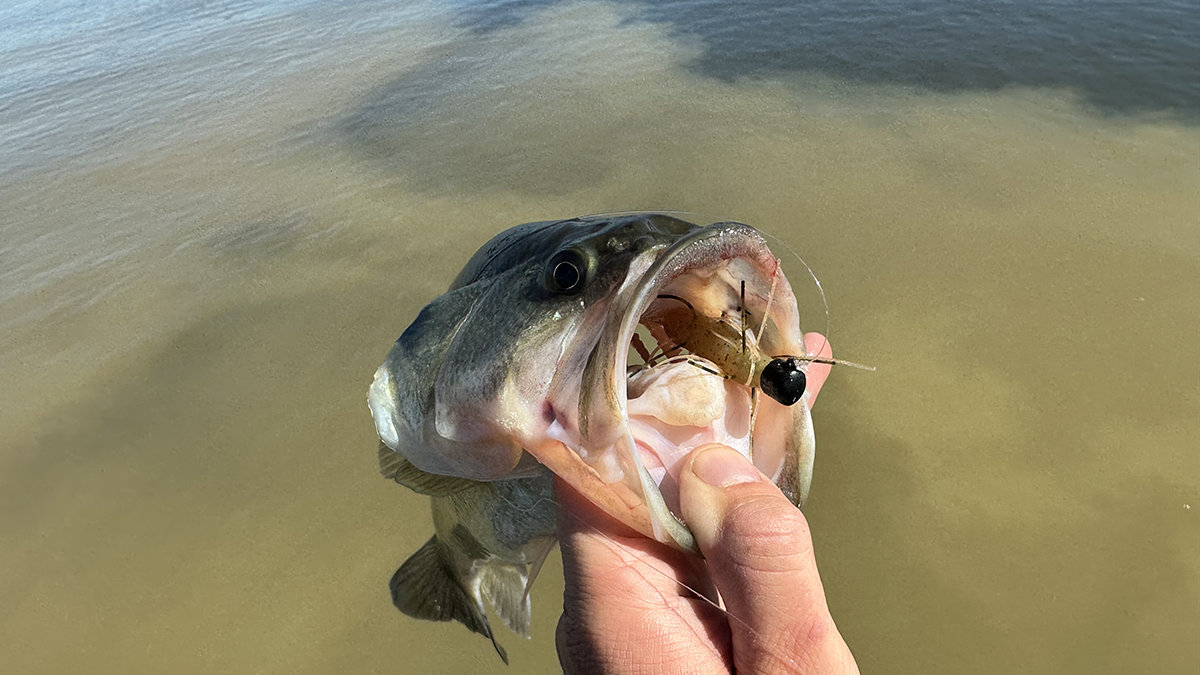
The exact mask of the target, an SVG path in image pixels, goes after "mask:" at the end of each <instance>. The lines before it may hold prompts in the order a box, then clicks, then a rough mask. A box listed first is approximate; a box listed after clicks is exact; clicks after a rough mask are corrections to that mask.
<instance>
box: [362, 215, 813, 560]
mask: <svg viewBox="0 0 1200 675" xmlns="http://www.w3.org/2000/svg"><path fill="white" fill-rule="evenodd" d="M664 298H671V299H673V301H677V302H678V303H682V305H680V306H686V308H687V309H686V311H687V312H688V313H689V314H688V315H685V316H684V317H683V318H684V319H687V318H689V317H695V318H697V319H698V321H699V325H717V322H722V321H724V322H726V324H728V323H729V322H730V321H731V320H732V319H731V317H733V318H736V321H737V322H738V323H739V324H742V325H745V326H747V327H748V328H747V329H746V331H745V332H746V333H748V340H749V344H748V346H747V347H744V348H745V349H751V350H753V351H755V353H762V354H768V355H803V354H805V353H806V352H805V347H804V342H803V337H802V333H801V331H800V326H799V312H798V309H797V306H796V299H795V296H794V294H793V292H792V289H791V286H790V285H789V283H788V280H787V278H786V276H785V275H784V274H783V271H782V269H781V268H780V263H779V260H778V259H777V258H776V257H775V256H774V255H773V254H772V253H771V251H770V249H769V248H768V246H767V243H766V241H765V239H764V238H763V236H762V235H761V234H760V233H759V232H758V231H757V230H755V229H754V228H752V227H750V226H748V225H744V224H741V223H734V222H721V223H714V224H711V225H707V226H699V225H695V224H692V223H688V222H686V221H683V220H680V219H677V218H673V217H671V216H666V215H661V214H633V215H620V216H592V217H586V218H577V219H572V220H565V221H547V222H541V223H529V224H526V225H521V226H518V227H515V228H512V229H510V230H507V231H505V232H503V233H501V234H499V235H497V236H496V237H495V238H494V239H492V241H490V242H488V243H487V244H486V245H485V246H484V247H483V248H481V249H480V250H479V251H478V252H477V253H476V254H475V255H474V256H473V257H472V258H471V260H470V261H469V262H468V263H467V265H466V266H465V267H464V269H463V271H462V272H461V273H460V274H459V276H458V277H457V278H456V279H455V281H454V283H453V284H452V285H451V287H450V290H449V291H448V292H447V293H445V294H443V295H442V296H440V297H438V298H437V299H435V300H434V301H433V302H431V303H430V304H429V305H427V306H426V307H425V308H424V309H423V310H422V311H421V312H420V314H419V315H418V317H417V319H416V320H415V321H414V322H413V323H412V325H410V326H409V327H408V329H407V330H405V331H404V333H403V334H402V335H401V336H400V338H399V339H398V340H397V341H396V343H395V345H394V346H393V347H392V350H391V351H390V352H389V354H388V356H387V358H386V360H385V361H384V363H383V365H382V366H380V368H379V369H378V370H377V372H376V374H375V380H374V382H373V383H372V385H371V388H370V392H369V395H368V401H369V406H370V409H371V413H372V416H373V417H374V420H375V425H376V430H377V431H378V433H379V437H380V439H381V440H382V441H383V443H384V444H385V445H386V446H387V447H388V448H390V449H391V450H393V451H395V452H397V453H400V454H401V455H403V457H404V458H405V459H406V460H407V461H408V462H410V463H411V464H413V465H414V466H415V467H416V468H418V469H419V470H421V471H425V472H428V473H433V474H440V475H444V476H454V477H460V478H466V479H470V480H477V481H491V480H501V479H505V478H512V477H517V476H521V475H529V474H530V473H532V472H535V471H537V470H539V469H540V467H541V466H542V465H544V466H546V467H549V468H550V469H551V470H552V471H554V473H556V474H558V475H559V476H560V477H561V478H562V479H564V480H565V481H567V482H568V483H569V484H571V485H572V486H573V487H574V488H575V489H577V490H578V491H580V492H581V493H582V494H583V495H584V496H586V497H588V498H589V499H590V500H591V501H593V502H594V503H596V504H597V506H599V507H601V508H602V509H603V510H605V511H606V512H608V513H609V514H610V515H612V516H613V517H615V518H617V519H618V520H620V521H622V522H624V523H626V524H627V525H629V526H631V527H633V528H634V529H636V530H638V531H640V532H642V533H643V534H645V535H647V536H649V537H652V538H655V539H658V540H659V541H663V542H664V543H667V544H671V545H674V546H677V547H679V548H682V549H686V550H694V543H693V542H692V539H691V533H690V531H688V529H687V526H686V525H685V524H684V523H683V522H682V521H680V520H679V519H678V517H676V515H675V512H676V511H677V510H678V509H677V508H676V505H677V480H676V479H677V477H678V470H679V467H680V466H681V464H682V461H681V460H682V459H683V458H684V457H685V456H686V455H687V454H688V453H689V452H691V451H692V450H693V449H695V448H697V447H699V446H701V445H705V444H708V443H723V444H726V445H729V446H731V447H734V448H735V449H737V450H739V451H741V452H743V453H744V454H746V455H747V456H750V457H751V459H752V460H753V461H754V463H755V465H756V466H757V467H758V468H759V469H760V470H761V471H762V472H763V473H764V474H765V475H767V476H769V477H771V478H773V479H774V480H776V482H777V483H779V484H780V485H781V487H783V488H784V489H785V492H788V493H789V494H790V495H792V496H793V500H794V501H795V502H796V503H797V504H799V502H800V501H802V499H803V496H804V494H805V493H806V492H807V489H808V484H809V480H810V478H811V464H812V455H813V446H814V443H813V439H812V430H811V420H810V418H809V413H808V407H807V400H806V399H804V398H803V397H802V398H801V400H800V401H798V402H797V403H796V404H795V405H791V406H787V405H783V404H782V403H779V402H777V401H775V400H772V399H771V398H769V397H766V396H757V397H755V398H756V403H755V413H754V415H753V419H752V415H751V408H752V403H751V401H752V387H753V386H756V384H757V383H756V382H752V381H749V379H748V378H747V381H741V380H740V379H733V378H731V377H730V374H729V372H727V370H728V369H726V370H722V368H721V366H720V365H719V364H714V363H711V362H708V361H706V360H705V359H703V358H674V359H662V358H657V359H654V360H653V361H654V362H653V364H652V365H653V367H649V366H647V365H646V364H641V365H633V366H631V361H636V359H631V345H632V344H634V343H636V342H637V341H638V338H636V337H635V336H637V335H638V334H639V331H640V333H641V334H646V333H647V331H648V326H649V327H650V328H652V329H653V330H652V331H650V332H651V333H652V334H653V335H654V336H655V338H656V339H657V341H658V343H659V344H658V351H662V350H667V351H669V350H670V349H671V348H673V347H676V346H678V345H674V344H670V343H672V342H673V341H674V340H676V339H679V338H681V337H683V336H681V335H679V334H672V330H671V329H670V328H664V325H668V326H669V325H670V324H669V322H664V321H661V320H658V321H654V322H652V321H650V320H649V319H648V317H654V316H658V315H660V314H662V313H663V312H664V311H670V310H667V309H664ZM675 311H678V307H676V310H675ZM704 322H708V323H704Z"/></svg>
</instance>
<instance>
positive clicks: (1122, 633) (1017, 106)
mask: <svg viewBox="0 0 1200 675" xmlns="http://www.w3.org/2000/svg"><path fill="white" fill-rule="evenodd" d="M1126 4H1127V3H1115V2H1099V1H1097V2H1066V3H1050V4H1046V3H1037V4H1033V3H1028V4H1023V3H1006V4H999V3H966V2H962V3H930V2H923V3H920V2H907V3H828V4H822V3H816V4H811V5H804V6H803V8H802V9H803V11H802V9H797V8H796V7H793V6H792V5H790V4H785V3H777V4H772V3H767V2H763V3H755V4H754V5H752V6H745V8H744V9H742V10H739V11H736V12H735V11H734V10H732V9H731V7H733V3H724V4H722V3H700V2H691V3H682V2H680V3H665V4H661V5H655V6H653V7H649V6H644V5H639V4H633V3H611V2H549V1H547V2H516V3H513V2H493V3H452V4H444V3H429V4H422V3H408V4H405V6H403V7H397V5H396V3H387V2H356V3H350V4H347V5H340V6H339V7H337V8H336V9H334V8H331V7H329V6H326V4H325V3H317V2H299V1H292V2H289V1H286V0H277V1H273V2H268V3H249V2H241V1H239V0H224V1H222V2H216V3H211V2H210V3H199V2H195V3H188V2H176V3H171V4H170V5H168V6H159V5H154V4H151V3H137V2H133V1H132V0H130V1H128V2H120V3H114V4H113V5H112V6H111V7H109V8H107V9H106V8H99V7H95V6H92V5H89V4H85V3H72V2H65V1H64V2H58V3H32V2H25V3H15V4H9V5H7V6H6V7H5V8H4V9H0V138H3V139H4V145H3V148H4V149H3V152H2V153H0V204H3V207H4V214H5V215H4V217H3V218H2V219H0V327H2V328H3V331H2V332H0V373H3V383H4V386H3V387H2V388H0V430H2V433H0V607H4V611H3V612H0V635H4V636H5V638H4V640H3V641H0V664H3V665H4V670H5V671H6V672H45V673H58V672H64V673H65V672H78V671H80V670H87V671H88V672H114V673H115V672H289V673H292V672H314V673H324V672H377V671H378V672H414V673H415V672H430V673H457V672H474V671H476V670H480V669H482V670H496V671H498V672H499V671H502V670H503V669H502V666H500V663H499V660H498V659H496V657H495V655H494V653H492V651H491V647H490V645H489V644H488V643H487V642H486V641H485V640H483V639H481V638H478V637H477V636H472V635H469V634H468V633H467V632H466V631H465V630H464V629H463V628H462V627H461V626H457V625H446V624H440V625H438V624H428V623H421V622H416V621H412V620H409V619H407V618H406V617H403V616H401V615H400V614H399V613H398V612H396V611H395V609H394V608H393V607H392V606H391V604H390V601H389V598H388V595H387V585H386V582H387V579H388V578H389V576H390V575H391V573H392V571H394V570H395V568H396V566H397V565H398V564H399V563H400V562H401V561H402V560H403V559H404V558H405V557H406V556H407V555H408V554H409V553H410V552H411V551H413V550H414V549H415V548H416V547H417V546H419V545H420V544H421V543H422V542H424V540H425V539H426V538H427V537H428V536H429V532H430V525H429V521H428V516H427V515H426V514H427V505H426V501H425V500H423V499H422V498H419V497H417V496H416V495H413V494H410V493H408V492H407V491H405V490H403V489H400V488H397V487H396V486H394V485H389V484H388V483H386V482H385V481H383V480H382V479H380V478H379V477H378V474H377V472H376V469H375V461H374V447H375V446H374V431H373V428H372V425H371V422H370V417H369V415H368V414H367V411H366V406H365V392H366V387H367V385H368V384H369V382H370V377H371V374H372V373H373V372H374V369H375V367H376V366H377V365H378V364H379V362H380V361H381V360H382V358H383V355H384V354H385V353H386V351H387V349H388V347H389V346H390V344H391V342H392V341H393V340H394V339H395V338H396V336H398V335H399V333H400V332H401V331H402V330H403V328H404V327H405V326H406V325H407V324H408V322H409V321H411V320H412V318H413V317H414V316H415V314H416V312H417V310H418V309H419V308H420V307H421V306H422V305H423V304H424V303H425V302H427V301H428V300H430V299H431V298H433V297H434V296H435V295H437V294H438V293H439V292H440V291H441V290H442V289H443V288H444V287H445V285H446V284H447V283H448V282H449V281H450V279H451V278H452V277H453V275H454V273H455V272H456V271H457V269H458V268H459V267H461V265H462V264H463V263H464V262H465V260H466V258H467V257H468V256H469V255H470V253H471V252H473V251H474V249H475V248H476V247H477V246H478V245H480V244H482V243H483V242H484V241H485V240H486V239H487V238H488V237H489V236H490V235H491V234H492V233H494V232H496V231H498V230H499V229H501V228H503V227H507V226H509V225H512V224H516V223H520V222H525V221H529V220H541V219H546V218H553V217H559V216H561V217H568V216H573V215H579V214H584V213H593V212H602V211H611V210H627V209H651V208H653V209H668V208H669V209H679V210H684V211H690V212H697V213H708V214H713V215H715V216H720V217H728V218H735V219H738V220H742V221H745V222H749V223H751V224H754V225H756V226H758V227H760V228H762V229H764V230H767V231H769V232H771V233H773V234H774V235H776V236H778V237H780V238H781V239H782V240H783V241H785V242H787V243H788V244H789V245H790V246H792V247H793V248H795V249H796V250H797V251H799V252H800V253H801V255H803V257H804V259H805V260H806V261H807V262H808V264H809V265H810V266H811V267H812V268H813V269H814V271H815V272H816V273H817V274H818V276H819V277H820V278H821V281H822V283H823V285H824V288H825V290H826V292H827V294H828V296H829V302H830V308H831V315H830V325H829V331H830V333H831V337H832V340H833V342H834V344H835V346H836V347H837V351H838V353H839V354H840V355H842V356H844V357H846V358H850V359H853V360H856V361H863V362H868V363H871V364H873V365H876V366H877V367H878V368H879V371H878V372H877V373H874V374H871V373H862V372H857V371H838V372H836V373H835V374H834V377H833V378H832V379H831V380H830V382H829V384H828V385H827V388H826V389H825V390H824V393H823V394H822V397H821V401H820V404H819V405H818V406H817V409H816V411H815V423H816V425H817V435H818V439H819V446H820V451H819V453H818V460H817V467H816V476H815V480H814V487H813V493H812V499H811V502H810V504H809V505H808V506H806V511H807V513H808V516H809V518H810V520H811V521H812V524H813V530H814V533H815V538H816V545H817V553H818V559H819V562H820V564H821V566H822V567H821V569H822V576H823V578H824V579H825V582H826V585H827V591H828V594H829V599H830V605H831V607H832V610H833V612H834V616H835V618H836V619H837V621H838V625H839V627H840V628H841V630H842V632H843V634H844V635H845V637H846V639H847V641H848V642H849V644H850V646H851V648H852V649H853V650H854V652H855V654H856V656H857V658H858V660H859V663H860V665H861V666H862V667H863V670H864V671H865V672H977V673H1001V672H1003V673H1008V672H1014V671H1015V672H1029V673H1060V672H1089V673H1090V672H1156V673H1191V672H1196V670H1197V669H1198V668H1200V643H1198V642H1197V641H1196V639H1195V636H1196V635H1197V631H1198V630H1200V536H1198V534H1200V532H1198V527H1197V526H1198V525H1200V472H1198V471H1197V459H1198V458H1200V415H1198V414H1197V413H1198V412H1200V410H1198V408H1200V339H1198V334H1197V329H1196V326H1197V325H1198V319H1200V236H1198V235H1200V129H1198V127H1197V117H1198V115H1197V113H1198V111H1200V72H1198V70H1200V68H1198V67H1197V64H1196V62H1195V59H1194V55H1195V53H1196V50H1197V48H1198V47H1200V45H1198V34H1200V28H1198V27H1197V24H1198V23H1200V19H1197V18H1196V17H1195V16H1194V14H1195V12H1194V11H1192V10H1194V7H1189V6H1188V5H1187V3H1178V2H1156V3H1150V4H1139V5H1138V6H1137V7H1136V8H1131V7H1126ZM739 6H742V5H740V4H739ZM847 8H851V9H853V11H850V9H847ZM1085 19H1086V20H1085ZM988 45H992V46H993V47H994V48H990V49H989V48H988ZM1189 55H1190V56H1191V57H1192V58H1190V60H1189ZM561 584H562V580H561V570H560V568H559V566H558V563H557V561H552V562H551V563H549V564H548V565H547V569H546V570H545V571H544V572H543V577H542V579H541V580H540V581H539V584H538V586H537V588H535V590H534V612H535V617H534V633H535V638H534V639H533V640H532V641H530V642H523V641H521V640H520V639H518V638H516V637H515V636H512V635H507V634H502V636H501V640H502V642H503V643H504V644H505V645H506V646H507V647H508V649H509V652H510V656H511V657H512V661H513V664H514V666H513V668H512V669H511V670H512V671H513V672H553V671H555V670H556V667H557V666H556V663H557V662H556V659H555V657H554V649H553V633H554V624H555V622H556V621H557V616H558V612H559V609H560V604H559V603H560V601H559V595H558V594H559V593H560V592H561Z"/></svg>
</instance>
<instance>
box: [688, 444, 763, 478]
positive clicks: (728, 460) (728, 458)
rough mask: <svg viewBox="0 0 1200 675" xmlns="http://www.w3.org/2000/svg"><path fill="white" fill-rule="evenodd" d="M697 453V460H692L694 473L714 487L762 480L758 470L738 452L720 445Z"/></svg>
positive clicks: (702, 449)
mask: <svg viewBox="0 0 1200 675" xmlns="http://www.w3.org/2000/svg"><path fill="white" fill-rule="evenodd" d="M696 452H697V455H696V458H695V459H693V460H692V473H694V474H696V477H697V478H699V479H700V480H702V481H704V482H705V483H708V484H709V485H712V486H713V487H729V486H730V485H737V484H738V483H752V482H754V481H758V480H762V474H760V473H759V472H758V469H756V468H754V465H753V464H751V463H750V460H748V459H746V457H745V455H743V454H742V453H740V452H738V451H737V450H734V449H732V448H727V447H725V446H720V445H718V446H713V447H709V448H701V449H699V450H697V451H696Z"/></svg>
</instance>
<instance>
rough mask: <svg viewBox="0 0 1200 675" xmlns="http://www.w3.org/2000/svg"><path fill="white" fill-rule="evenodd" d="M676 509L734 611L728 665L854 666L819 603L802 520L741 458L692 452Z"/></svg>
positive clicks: (712, 448) (720, 450)
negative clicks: (732, 662)
mask: <svg viewBox="0 0 1200 675" xmlns="http://www.w3.org/2000/svg"><path fill="white" fill-rule="evenodd" d="M680 508H681V510H682V513H683V518H684V520H685V521H686V522H687V523H688V526H689V527H690V528H691V530H692V532H693V534H695V536H696V543H697V545H698V546H699V548H700V551H701V552H702V553H703V554H704V557H705V559H706V560H707V561H708V571H709V575H710V576H711V577H712V580H713V582H714V583H715V585H716V587H717V590H718V591H719V592H720V593H721V597H722V598H723V599H724V601H725V605H726V607H727V609H728V610H729V614H730V615H731V616H732V617H733V619H734V620H731V621H730V629H731V631H732V635H733V654H734V664H735V669H736V672H744V673H794V672H805V673H810V672H811V673H856V672H858V670H857V668H856V667H855V665H854V658H853V657H852V656H851V655H850V650H849V649H848V648H847V647H846V644H845V642H844V641H843V640H842V638H841V635H839V634H838V632H837V628H836V626H834V623H833V618H832V617H831V616H830V614H829V609H828V607H827V605H826V604H825V592H824V590H823V589H822V587H821V579H820V577H819V576H818V575H817V565H816V559H815V558H814V557H813V548H812V539H811V537H810V535H809V529H808V522H807V521H806V520H805V518H804V515H803V514H801V513H800V510H799V509H797V508H796V507H795V506H794V505H793V504H792V503H791V502H790V501H788V499H787V497H785V496H783V493H782V492H780V491H779V488H777V487H775V486H774V485H773V484H772V483H771V482H770V481H769V480H767V479H766V477H765V476H763V475H762V474H761V473H760V472H759V471H758V469H756V468H754V466H753V465H752V464H751V463H750V462H749V460H747V459H746V457H745V456H743V455H742V454H741V453H739V452H737V451H735V450H733V449H731V448H728V447H725V446H722V445H709V446H704V447H701V448H699V449H697V450H696V451H695V452H693V453H692V454H691V455H690V456H689V457H688V459H687V460H686V464H685V466H684V467H683V470H682V471H681V472H680Z"/></svg>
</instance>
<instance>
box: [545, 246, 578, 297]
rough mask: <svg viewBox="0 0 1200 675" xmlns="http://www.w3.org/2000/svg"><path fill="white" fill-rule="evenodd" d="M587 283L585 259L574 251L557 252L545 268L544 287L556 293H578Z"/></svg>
mask: <svg viewBox="0 0 1200 675" xmlns="http://www.w3.org/2000/svg"><path fill="white" fill-rule="evenodd" d="M586 281H587V259H586V258H584V256H583V255H582V254H581V253H579V251H576V250H574V249H567V250H565V251H559V252H558V253H557V254H555V256H554V257H553V258H551V259H550V264H549V265H547V266H546V285H547V286H548V287H549V288H550V290H552V291H554V292H556V293H578V292H579V291H581V290H583V286H584V283H585V282H586Z"/></svg>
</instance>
